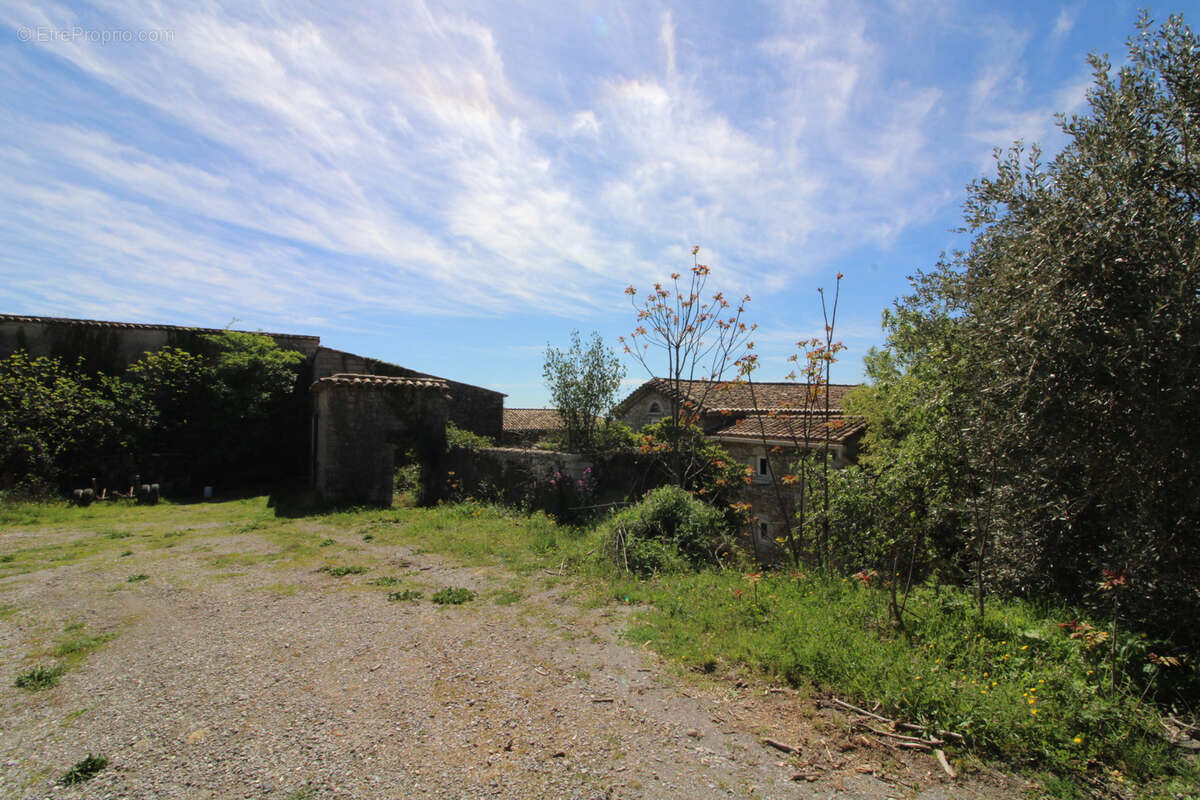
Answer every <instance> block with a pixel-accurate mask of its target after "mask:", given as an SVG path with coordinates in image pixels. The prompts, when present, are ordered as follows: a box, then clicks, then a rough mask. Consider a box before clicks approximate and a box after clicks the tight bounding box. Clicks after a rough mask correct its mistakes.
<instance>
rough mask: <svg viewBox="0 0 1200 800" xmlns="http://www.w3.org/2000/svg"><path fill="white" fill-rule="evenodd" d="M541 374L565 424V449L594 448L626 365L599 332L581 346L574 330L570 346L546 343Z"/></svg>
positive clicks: (586, 449) (584, 449) (587, 449)
mask: <svg viewBox="0 0 1200 800" xmlns="http://www.w3.org/2000/svg"><path fill="white" fill-rule="evenodd" d="M542 374H543V375H544V377H545V379H546V388H548V389H549V390H550V398H551V400H552V402H553V403H554V405H555V407H556V408H557V409H558V413H559V416H561V417H562V420H563V425H564V426H565V427H566V433H567V449H569V450H571V451H573V452H590V451H592V450H594V449H595V448H596V446H597V444H598V433H599V430H600V426H601V425H602V424H603V420H604V419H605V418H606V417H607V416H608V415H609V413H610V412H611V411H612V407H613V405H615V404H616V401H617V390H618V389H620V388H621V379H622V378H624V377H625V366H624V365H623V364H622V363H621V361H620V359H619V358H617V356H616V354H615V353H614V352H613V351H612V350H610V349H609V348H607V347H605V346H604V340H603V339H602V338H601V337H600V334H599V333H597V332H596V331H592V339H591V342H590V343H589V344H588V345H587V347H584V343H583V340H582V339H581V338H580V336H579V331H577V330H576V331H571V346H570V348H568V349H567V350H565V351H564V350H559V349H558V348H557V347H551V346H550V345H547V346H546V360H545V362H544V364H543V366H542Z"/></svg>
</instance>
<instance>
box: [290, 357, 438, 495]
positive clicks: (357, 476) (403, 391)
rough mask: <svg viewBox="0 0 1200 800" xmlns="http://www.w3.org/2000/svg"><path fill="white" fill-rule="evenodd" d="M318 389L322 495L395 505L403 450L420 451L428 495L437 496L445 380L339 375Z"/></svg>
mask: <svg viewBox="0 0 1200 800" xmlns="http://www.w3.org/2000/svg"><path fill="white" fill-rule="evenodd" d="M430 383H432V382H430ZM313 394H314V424H313V437H314V440H315V441H314V448H313V452H314V459H313V460H314V465H313V471H314V484H315V486H316V488H317V491H318V492H320V493H321V495H322V496H323V497H325V498H326V499H328V500H330V501H332V502H335V503H338V504H352V505H372V506H382V507H387V506H390V505H391V504H392V489H393V482H394V467H395V451H396V449H397V448H403V449H405V450H408V449H412V450H415V451H416V452H417V455H418V458H419V459H420V460H421V462H422V463H423V465H424V469H423V475H422V478H423V482H424V483H425V484H426V489H427V493H426V494H425V496H426V497H428V498H431V499H432V498H435V497H437V496H438V495H437V491H438V484H439V482H440V481H439V478H440V475H441V474H442V472H443V463H442V462H443V458H444V453H445V449H446V397H445V386H444V384H443V385H442V386H441V388H435V387H425V386H412V385H402V384H396V383H393V384H390V385H388V384H382V385H381V384H379V383H378V382H376V383H366V382H364V383H350V382H338V381H337V380H336V379H333V380H327V381H318V382H317V383H315V384H313Z"/></svg>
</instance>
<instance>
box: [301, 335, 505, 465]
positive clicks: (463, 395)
mask: <svg viewBox="0 0 1200 800" xmlns="http://www.w3.org/2000/svg"><path fill="white" fill-rule="evenodd" d="M339 372H349V373H358V374H365V375H391V376H394V377H399V378H436V379H438V380H443V381H445V382H446V384H447V385H448V386H449V387H450V400H449V403H450V404H449V415H450V416H449V419H450V421H451V422H453V423H454V424H455V425H456V426H457V427H459V428H461V429H463V430H466V431H471V432H472V433H477V434H479V435H480V436H488V437H491V438H492V439H493V440H494V441H497V442H499V441H500V440H501V438H502V437H503V434H504V395H503V394H502V393H501V392H496V391H493V390H491V389H484V388H482V387H480V386H472V385H470V384H467V383H459V382H457V381H451V380H446V379H445V378H440V377H438V376H435V375H428V374H426V373H424V372H417V371H416V370H413V369H408V368H407V367H401V366H399V365H398V364H389V363H388V362H386V361H379V360H378V359H374V358H367V357H366V356H360V355H355V354H354V353H345V352H342V351H341V350H333V349H330V348H328V347H319V348H317V350H316V353H315V354H314V356H313V380H319V379H321V378H325V377H328V376H329V375H334V374H337V373H339Z"/></svg>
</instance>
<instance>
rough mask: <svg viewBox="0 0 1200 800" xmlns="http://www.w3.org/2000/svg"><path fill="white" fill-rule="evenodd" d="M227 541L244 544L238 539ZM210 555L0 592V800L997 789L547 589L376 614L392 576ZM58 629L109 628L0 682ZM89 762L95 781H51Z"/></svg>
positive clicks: (8, 582) (389, 554)
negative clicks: (79, 656) (42, 669)
mask: <svg viewBox="0 0 1200 800" xmlns="http://www.w3.org/2000/svg"><path fill="white" fill-rule="evenodd" d="M208 541H210V542H214V547H215V549H216V551H218V552H219V551H220V550H221V547H222V546H223V544H222V540H220V539H217V540H215V541H214V540H208ZM231 541H232V540H231ZM228 546H229V547H231V548H233V547H236V549H237V551H238V552H245V551H246V549H247V537H246V536H244V535H243V536H241V537H237V539H236V542H235V543H234V544H229V545H228ZM265 546H266V545H264V547H265ZM180 549H181V550H182V549H183V548H180ZM372 553H373V554H375V555H377V556H378V555H380V554H381V553H382V554H383V556H384V558H386V559H389V560H390V562H391V567H390V568H391V570H392V574H406V575H408V576H412V577H411V579H412V580H414V581H418V582H419V583H421V584H422V585H424V586H434V587H437V586H447V585H453V586H466V587H470V588H473V589H475V590H477V591H479V592H481V593H483V592H486V591H488V590H492V589H499V588H503V587H504V586H506V585H507V584H506V581H507V580H509V579H510V578H511V576H508V575H506V574H505V573H504V572H503V571H501V570H499V569H496V568H487V569H482V568H475V569H471V568H460V567H454V566H451V565H448V564H446V563H444V562H443V561H442V560H441V559H439V558H438V557H436V556H433V555H429V554H414V553H413V552H411V551H410V550H408V549H406V548H403V547H399V546H396V547H382V546H381V549H380V550H379V551H376V550H372ZM168 556H169V557H168ZM211 557H212V553H211V552H205V553H203V554H200V553H196V554H191V553H183V552H179V553H174V552H169V553H167V554H164V555H163V556H162V557H160V558H159V559H158V560H157V561H154V562H152V563H150V565H149V568H147V569H146V571H148V572H152V575H151V577H150V578H149V579H147V580H145V581H141V582H138V583H132V584H130V583H127V582H126V576H127V575H128V574H129V565H128V564H127V563H125V562H118V563H115V564H113V563H112V560H111V559H106V560H105V563H104V564H99V565H98V564H96V563H91V562H82V563H79V564H75V565H71V566H63V567H58V568H57V569H53V570H42V571H40V572H34V573H30V574H27V575H22V576H15V577H11V578H8V579H5V580H4V581H3V582H2V583H0V603H2V604H7V605H9V606H10V607H11V606H15V607H16V608H17V609H19V610H18V611H17V612H15V613H11V614H9V615H8V616H7V618H4V619H0V656H2V659H3V663H4V665H5V670H4V671H5V673H6V676H5V677H4V684H5V685H4V686H3V688H0V797H4V798H43V797H54V798H139V799H140V798H197V799H198V798H262V799H264V800H265V799H266V798H279V799H280V800H284V799H290V800H308V799H311V800H317V799H318V798H320V799H321V800H324V799H325V798H330V799H332V798H355V799H356V800H358V799H362V800H367V799H373V798H482V797H505V798H535V797H545V798H589V799H590V798H718V797H719V798H726V797H772V798H831V797H840V798H862V799H863V800H867V799H870V800H883V799H884V798H901V797H906V798H908V797H919V798H921V800H937V799H938V798H949V797H991V796H995V795H994V794H992V792H994V791H996V789H995V785H994V784H985V783H982V782H980V781H978V780H976V781H975V783H968V784H963V783H962V782H961V781H960V782H958V783H957V784H953V785H951V784H948V783H946V782H944V781H943V779H942V778H941V777H940V775H941V774H940V772H938V771H937V767H936V765H935V764H933V762H932V759H930V758H928V757H924V758H922V759H919V760H914V759H913V757H912V756H909V755H907V754H902V753H898V752H894V751H890V750H884V749H881V748H880V747H879V746H878V745H876V744H874V743H873V742H870V741H867V740H865V739H863V737H859V739H863V741H862V742H858V741H857V740H856V739H855V738H854V737H853V736H852V735H851V732H850V731H849V730H848V727H847V725H846V724H845V721H844V720H842V719H841V718H840V717H838V716H837V715H836V714H835V713H834V712H832V711H815V710H814V709H813V703H812V701H810V700H805V699H803V698H800V697H797V696H796V695H794V694H793V693H791V692H790V691H775V692H768V691H764V689H763V687H753V688H752V687H746V686H744V685H742V686H741V687H740V688H739V687H738V686H737V685H736V684H731V683H728V682H724V681H721V682H718V681H712V680H707V679H706V680H699V679H697V680H688V679H684V678H681V677H680V676H678V675H676V674H674V673H672V672H671V671H670V670H668V669H666V668H664V666H663V665H661V664H660V662H659V661H658V660H657V658H656V657H655V656H654V655H653V654H652V653H650V652H649V651H647V650H645V649H639V648H633V647H630V646H629V645H627V644H625V643H624V642H623V641H622V640H621V639H620V636H619V631H620V629H621V628H622V626H623V625H624V624H625V619H624V615H625V609H623V608H612V607H610V608H601V609H587V608H582V607H580V606H579V605H577V604H575V603H573V602H572V598H571V595H570V592H569V590H567V589H563V588H561V587H559V588H554V589H549V590H545V591H543V592H542V593H541V594H535V595H534V596H531V597H525V598H523V599H521V600H520V601H518V602H515V603H512V604H509V605H496V604H495V603H493V602H489V601H487V600H486V599H484V598H482V597H481V598H480V599H477V600H475V601H474V602H471V603H467V604H465V605H461V606H447V607H441V606H436V605H434V604H432V603H430V602H429V601H428V596H429V592H426V599H424V600H421V601H418V602H388V600H387V591H388V590H387V589H380V588H378V587H373V586H368V585H367V581H368V579H369V578H371V577H372V576H373V575H378V574H387V572H388V570H387V569H376V570H372V572H371V573H369V574H367V575H357V576H356V575H351V576H347V577H344V578H340V579H338V578H333V577H330V576H329V575H327V574H324V573H319V572H314V571H312V570H311V569H298V568H289V567H280V566H279V565H275V566H267V565H265V564H257V565H254V566H249V567H245V568H244V571H243V572H242V573H241V574H236V575H225V576H219V577H214V576H213V575H212V567H211V560H202V559H211ZM139 566H141V565H139ZM406 580H407V579H406ZM271 587H275V588H271ZM281 587H282V588H281ZM288 592H294V593H290V594H289V593H288ZM71 621H84V622H86V623H87V625H88V630H90V631H93V632H95V631H104V630H111V631H112V632H114V633H116V634H117V635H116V637H115V638H114V639H113V640H112V641H111V642H109V643H108V644H107V645H105V646H104V647H103V648H101V649H99V650H97V651H95V652H93V653H91V654H90V655H88V656H87V657H86V659H85V660H83V661H82V662H81V663H80V664H79V665H78V666H76V667H74V668H72V669H71V670H69V671H68V672H67V673H66V674H65V675H64V676H63V677H62V679H61V681H60V683H59V685H58V686H57V687H55V688H53V689H49V690H45V691H41V692H28V691H24V690H21V689H17V688H14V687H13V686H12V685H11V684H12V676H15V674H16V673H17V672H18V671H19V670H20V669H22V668H24V667H27V666H29V664H30V663H31V662H30V661H29V659H28V657H27V656H28V653H30V652H31V650H33V649H35V645H34V643H35V642H39V641H43V642H44V641H45V640H46V639H47V637H49V636H52V635H53V633H54V632H55V631H59V630H61V629H62V627H63V625H65V624H67V623H68V622H71ZM766 736H770V737H771V738H774V739H776V740H780V741H786V742H790V743H793V744H796V745H797V746H800V751H801V752H800V755H799V757H798V758H793V759H792V760H790V761H789V760H788V759H787V757H786V756H784V754H783V753H781V752H779V751H777V750H774V749H771V748H769V747H767V746H765V745H764V744H763V743H762V740H763V738H764V737H766ZM89 753H97V754H103V755H104V756H106V757H107V758H108V759H109V767H108V768H107V769H105V770H103V771H101V772H100V773H99V774H98V775H96V777H94V778H93V779H92V780H90V781H88V782H87V783H84V784H80V785H78V786H74V787H61V786H57V785H56V784H55V779H56V778H57V777H58V776H60V775H61V774H62V773H63V772H64V771H65V770H66V769H67V767H69V766H70V765H71V764H74V763H75V762H77V761H79V760H80V759H82V758H83V757H84V756H85V755H87V754H89ZM794 776H798V778H799V779H798V780H794V779H793V777H794ZM809 777H811V778H813V780H808V779H807V778H809Z"/></svg>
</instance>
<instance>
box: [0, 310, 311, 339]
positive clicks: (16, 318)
mask: <svg viewBox="0 0 1200 800" xmlns="http://www.w3.org/2000/svg"><path fill="white" fill-rule="evenodd" d="M0 321H5V322H50V323H57V324H64V325H91V326H94V327H101V328H133V329H139V330H172V331H190V332H193V333H223V332H225V331H233V332H234V333H257V334H261V335H263V336H272V337H275V336H279V337H285V338H288V339H312V340H313V341H315V342H320V341H321V337H320V336H312V335H310V334H306V333H272V332H269V331H243V330H235V329H232V328H203V327H199V326H195V325H170V324H167V323H158V322H113V321H109V320H103V319H78V318H75V317H42V316H37V315H35V314H0Z"/></svg>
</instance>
